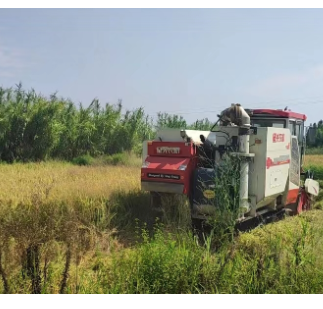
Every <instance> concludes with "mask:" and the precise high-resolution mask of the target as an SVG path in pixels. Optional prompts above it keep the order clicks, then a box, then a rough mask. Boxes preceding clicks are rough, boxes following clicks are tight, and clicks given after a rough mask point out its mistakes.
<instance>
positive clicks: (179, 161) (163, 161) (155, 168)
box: [141, 141, 197, 194]
mask: <svg viewBox="0 0 323 309" xmlns="http://www.w3.org/2000/svg"><path fill="white" fill-rule="evenodd" d="M145 162H146V163H145V167H142V168H141V181H149V182H164V183H174V184H184V189H183V193H184V194H188V193H189V192H190V183H191V176H192V172H193V169H194V168H195V167H196V164H197V156H196V148H195V146H194V145H193V144H192V143H186V142H159V141H152V142H148V156H147V158H146V160H145ZM184 166H186V168H185V169H184Z"/></svg>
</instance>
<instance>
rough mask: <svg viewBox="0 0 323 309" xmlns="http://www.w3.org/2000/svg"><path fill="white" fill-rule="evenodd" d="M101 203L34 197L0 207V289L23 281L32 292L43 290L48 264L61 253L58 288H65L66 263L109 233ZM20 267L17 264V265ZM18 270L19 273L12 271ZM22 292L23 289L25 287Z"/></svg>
mask: <svg viewBox="0 0 323 309" xmlns="http://www.w3.org/2000/svg"><path fill="white" fill-rule="evenodd" d="M108 217H109V215H108V214H107V212H106V204H105V202H101V203H100V202H99V201H91V200H83V201H82V200H80V201H78V202H76V203H75V204H74V205H67V204H65V203H55V202H48V201H47V202H46V201H39V202H38V203H36V204H34V203H32V204H28V203H20V204H18V205H15V206H12V205H7V206H6V205H1V218H0V232H1V235H0V276H1V279H2V282H3V291H4V292H5V293H9V292H10V291H12V289H14V284H11V279H12V280H13V282H15V283H16V282H17V280H18V281H21V280H23V281H24V282H25V283H27V282H28V280H29V284H28V285H26V284H25V286H26V288H28V286H29V289H30V290H29V292H31V293H33V294H40V293H46V291H47V286H48V284H50V282H48V280H49V278H50V272H49V270H50V266H51V264H53V263H54V262H57V260H58V259H59V258H60V257H62V256H65V257H64V259H65V262H64V264H62V266H63V265H64V266H63V267H62V269H61V279H60V283H59V285H60V288H59V292H60V293H64V292H65V290H66V287H67V283H68V278H69V272H70V267H71V263H72V262H73V261H74V262H75V265H76V266H77V265H79V263H80V262H81V260H82V257H83V256H84V255H85V254H86V253H87V252H90V251H91V250H94V249H95V248H96V246H97V245H98V243H99V240H103V239H106V238H107V237H109V236H110V232H112V231H111V230H110V229H107V224H106V223H107V218H108ZM19 265H20V266H19ZM17 268H20V274H21V275H20V276H18V279H17V275H14V273H11V272H13V270H14V269H17ZM25 292H26V290H25Z"/></svg>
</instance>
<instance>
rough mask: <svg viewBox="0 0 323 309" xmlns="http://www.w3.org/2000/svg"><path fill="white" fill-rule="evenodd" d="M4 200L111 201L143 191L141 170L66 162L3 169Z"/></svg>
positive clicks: (0, 193)
mask: <svg viewBox="0 0 323 309" xmlns="http://www.w3.org/2000/svg"><path fill="white" fill-rule="evenodd" d="M0 177H1V179H2V181H1V182H0V200H2V201H8V200H11V201H13V202H21V201H25V202H26V201H28V200H30V199H31V198H32V196H33V195H35V194H40V195H42V196H43V197H47V199H48V200H51V201H71V200H75V199H76V198H80V197H89V198H93V197H109V195H110V194H111V192H114V191H116V190H124V191H125V192H126V191H129V190H132V189H135V188H139V185H140V169H139V168H138V167H132V166H127V167H123V166H74V165H72V164H67V163H62V162H50V163H39V164H37V163H30V164H14V165H0Z"/></svg>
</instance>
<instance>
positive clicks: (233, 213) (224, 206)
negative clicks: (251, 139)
mask: <svg viewBox="0 0 323 309" xmlns="http://www.w3.org/2000/svg"><path fill="white" fill-rule="evenodd" d="M240 163H241V159H240V158H239V157H236V156H226V157H223V159H222V160H221V162H220V163H217V162H216V163H214V162H212V161H211V160H209V159H207V162H205V164H203V165H202V167H206V168H211V169H214V171H215V175H214V178H213V177H212V178H209V177H210V176H208V178H209V179H208V182H209V184H210V185H211V186H212V187H211V188H210V189H209V190H211V191H213V195H214V197H211V196H210V197H209V198H208V203H209V204H210V206H211V208H212V211H211V212H210V213H209V215H208V217H207V218H206V219H205V222H204V223H203V222H202V223H200V226H199V227H198V231H199V232H201V231H204V232H206V233H204V234H202V235H201V234H200V238H202V239H203V238H204V237H205V236H207V235H209V234H210V232H211V233H212V235H213V238H212V239H213V242H214V244H215V245H216V246H218V247H219V246H221V245H224V244H226V243H227V242H230V241H232V240H233V236H234V232H235V226H236V223H237V220H238V219H239V217H241V215H242V214H241V209H240V207H239V188H240ZM206 172H207V170H205V173H206ZM201 173H202V172H201ZM201 178H203V179H198V181H200V190H201V191H202V192H204V191H205V189H206V187H205V183H204V181H205V180H204V176H203V177H202V176H201ZM201 224H202V226H201Z"/></svg>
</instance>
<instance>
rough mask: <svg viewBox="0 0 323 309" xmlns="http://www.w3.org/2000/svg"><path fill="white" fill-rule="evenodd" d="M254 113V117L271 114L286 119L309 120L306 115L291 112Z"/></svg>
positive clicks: (260, 110) (269, 110)
mask: <svg viewBox="0 0 323 309" xmlns="http://www.w3.org/2000/svg"><path fill="white" fill-rule="evenodd" d="M252 112H253V114H254V115H257V114H270V115H272V116H277V117H284V118H295V119H300V120H304V121H305V120H306V119H307V117H306V115H304V114H299V113H295V112H291V111H280V110H277V109H253V110H252Z"/></svg>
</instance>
